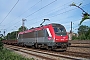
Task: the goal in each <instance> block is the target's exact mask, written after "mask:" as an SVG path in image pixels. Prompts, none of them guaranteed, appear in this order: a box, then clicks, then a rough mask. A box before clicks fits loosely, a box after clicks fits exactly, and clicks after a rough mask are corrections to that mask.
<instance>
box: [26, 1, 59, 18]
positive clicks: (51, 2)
mask: <svg viewBox="0 0 90 60" xmlns="http://www.w3.org/2000/svg"><path fill="white" fill-rule="evenodd" d="M55 1H57V0H54V1H52V2H51V3H49V4H47V5H45V6H43V7H41V8H40V9H38V10H37V11H35V12H33V13H32V14H30V15H28V16H27V17H25V18H28V17H29V16H31V15H33V14H35V13H36V12H38V11H40V10H42V9H43V8H45V7H47V6H49V5H51V4H52V3H54V2H55Z"/></svg>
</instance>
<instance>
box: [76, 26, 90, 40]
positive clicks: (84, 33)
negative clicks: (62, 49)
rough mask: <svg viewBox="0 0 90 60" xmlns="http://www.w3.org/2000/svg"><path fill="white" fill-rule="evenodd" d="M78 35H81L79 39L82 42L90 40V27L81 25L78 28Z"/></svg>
mask: <svg viewBox="0 0 90 60" xmlns="http://www.w3.org/2000/svg"><path fill="white" fill-rule="evenodd" d="M78 34H79V39H81V40H86V39H88V40H89V39H90V38H89V37H90V27H88V26H85V25H81V26H80V27H79V28H78Z"/></svg>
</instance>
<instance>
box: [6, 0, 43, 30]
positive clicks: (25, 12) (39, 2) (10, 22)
mask: <svg viewBox="0 0 90 60" xmlns="http://www.w3.org/2000/svg"><path fill="white" fill-rule="evenodd" d="M41 1H42V0H40V1H38V2H37V3H35V4H34V5H33V6H31V7H30V8H29V9H27V10H26V11H24V12H23V13H22V14H21V15H19V16H18V17H17V18H19V17H20V16H22V15H23V14H24V13H26V12H27V11H28V10H30V9H31V8H33V7H34V6H36V5H37V4H38V3H40V2H41ZM17 18H16V19H17ZM16 19H14V20H16ZM12 21H13V20H12ZM12 21H11V22H12ZM20 21H21V20H19V21H17V22H16V23H15V24H17V23H18V22H20ZM11 22H10V23H11ZM10 23H8V24H10ZM15 24H13V25H15ZM11 26H12V25H11ZM11 26H9V27H11ZM9 27H8V28H9ZM8 28H7V29H8Z"/></svg>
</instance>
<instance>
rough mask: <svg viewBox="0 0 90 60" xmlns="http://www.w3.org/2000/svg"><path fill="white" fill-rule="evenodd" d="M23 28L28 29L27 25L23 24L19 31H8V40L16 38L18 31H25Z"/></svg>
mask: <svg viewBox="0 0 90 60" xmlns="http://www.w3.org/2000/svg"><path fill="white" fill-rule="evenodd" d="M23 29H24V31H25V30H27V27H25V26H24V27H23V26H21V27H20V28H19V29H18V31H13V32H11V33H8V34H7V36H6V38H7V39H8V40H9V39H11V40H12V39H14V40H15V39H16V38H17V36H18V33H19V32H21V31H23Z"/></svg>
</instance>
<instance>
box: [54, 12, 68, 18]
mask: <svg viewBox="0 0 90 60" xmlns="http://www.w3.org/2000/svg"><path fill="white" fill-rule="evenodd" d="M67 12H68V11H67ZM65 13H66V12H65ZM62 14H63V13H62ZM58 15H60V14H58ZM54 17H55V16H54Z"/></svg>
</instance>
